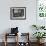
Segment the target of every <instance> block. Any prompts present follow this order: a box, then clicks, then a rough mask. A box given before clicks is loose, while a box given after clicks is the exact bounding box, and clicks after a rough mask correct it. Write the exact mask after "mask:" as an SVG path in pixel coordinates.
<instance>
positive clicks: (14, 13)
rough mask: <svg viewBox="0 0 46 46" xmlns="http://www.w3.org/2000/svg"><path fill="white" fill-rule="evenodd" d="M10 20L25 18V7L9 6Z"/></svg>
mask: <svg viewBox="0 0 46 46" xmlns="http://www.w3.org/2000/svg"><path fill="white" fill-rule="evenodd" d="M10 19H11V20H24V19H26V7H11V8H10Z"/></svg>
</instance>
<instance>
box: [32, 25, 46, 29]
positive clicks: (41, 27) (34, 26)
mask: <svg viewBox="0 0 46 46" xmlns="http://www.w3.org/2000/svg"><path fill="white" fill-rule="evenodd" d="M32 27H33V28H35V29H36V30H39V29H45V26H37V25H32Z"/></svg>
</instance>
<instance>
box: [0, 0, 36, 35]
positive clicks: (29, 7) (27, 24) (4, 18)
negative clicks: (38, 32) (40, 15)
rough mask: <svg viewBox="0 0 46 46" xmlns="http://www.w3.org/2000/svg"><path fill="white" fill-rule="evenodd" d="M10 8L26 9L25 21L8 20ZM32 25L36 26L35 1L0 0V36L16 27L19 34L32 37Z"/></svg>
mask: <svg viewBox="0 0 46 46" xmlns="http://www.w3.org/2000/svg"><path fill="white" fill-rule="evenodd" d="M10 7H26V20H10ZM32 24H36V0H0V34H3V33H4V32H8V31H9V32H10V30H7V29H9V28H11V27H16V26H17V27H19V31H20V32H30V36H32V32H34V31H32V29H31V25H32Z"/></svg>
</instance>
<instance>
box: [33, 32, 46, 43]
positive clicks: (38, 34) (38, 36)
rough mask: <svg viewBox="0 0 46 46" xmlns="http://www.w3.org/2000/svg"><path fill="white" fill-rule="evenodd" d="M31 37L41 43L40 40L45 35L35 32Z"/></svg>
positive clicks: (45, 34)
mask: <svg viewBox="0 0 46 46" xmlns="http://www.w3.org/2000/svg"><path fill="white" fill-rule="evenodd" d="M33 35H34V36H35V37H36V38H37V41H38V42H39V43H41V42H40V40H41V39H42V38H45V37H44V36H46V33H45V32H35V33H34V34H33Z"/></svg>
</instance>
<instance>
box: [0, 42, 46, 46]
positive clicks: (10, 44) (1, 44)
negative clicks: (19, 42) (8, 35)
mask: <svg viewBox="0 0 46 46" xmlns="http://www.w3.org/2000/svg"><path fill="white" fill-rule="evenodd" d="M30 44H31V45H30V46H37V43H34V42H32V43H30ZM0 46H4V43H3V42H2V43H1V42H0ZM7 46H15V43H12V42H11V43H8V45H7ZM42 46H46V43H44V45H42Z"/></svg>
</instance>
